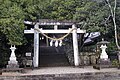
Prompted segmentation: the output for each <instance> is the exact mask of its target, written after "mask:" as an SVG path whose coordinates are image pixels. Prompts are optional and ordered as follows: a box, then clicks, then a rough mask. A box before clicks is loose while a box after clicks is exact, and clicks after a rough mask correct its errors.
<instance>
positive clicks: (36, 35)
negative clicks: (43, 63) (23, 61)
mask: <svg viewBox="0 0 120 80" xmlns="http://www.w3.org/2000/svg"><path fill="white" fill-rule="evenodd" d="M34 28H39V25H38V24H36V25H35V26H34ZM33 65H34V67H38V65H39V32H38V31H37V30H34V57H33Z"/></svg>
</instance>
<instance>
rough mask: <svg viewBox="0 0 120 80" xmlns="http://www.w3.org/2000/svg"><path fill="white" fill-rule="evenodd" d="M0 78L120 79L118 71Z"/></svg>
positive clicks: (2, 78) (53, 79) (21, 79)
mask: <svg viewBox="0 0 120 80" xmlns="http://www.w3.org/2000/svg"><path fill="white" fill-rule="evenodd" d="M0 80H120V73H116V72H97V73H75V74H46V75H24V76H0Z"/></svg>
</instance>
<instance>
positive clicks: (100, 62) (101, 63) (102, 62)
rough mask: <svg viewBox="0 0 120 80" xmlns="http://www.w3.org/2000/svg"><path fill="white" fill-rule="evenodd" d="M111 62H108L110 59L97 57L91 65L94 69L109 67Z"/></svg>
mask: <svg viewBox="0 0 120 80" xmlns="http://www.w3.org/2000/svg"><path fill="white" fill-rule="evenodd" d="M111 67H112V64H111V62H110V59H99V60H98V63H97V64H96V65H94V66H93V68H95V69H99V70H100V69H102V68H111Z"/></svg>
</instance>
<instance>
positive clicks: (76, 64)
mask: <svg viewBox="0 0 120 80" xmlns="http://www.w3.org/2000/svg"><path fill="white" fill-rule="evenodd" d="M72 28H73V29H74V28H76V27H75V24H73V25H72ZM73 49H74V65H75V66H79V52H78V39H77V29H74V30H73Z"/></svg>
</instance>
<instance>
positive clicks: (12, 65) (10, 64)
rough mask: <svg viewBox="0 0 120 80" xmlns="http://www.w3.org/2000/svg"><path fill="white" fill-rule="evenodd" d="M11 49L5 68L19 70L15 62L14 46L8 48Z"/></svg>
mask: <svg viewBox="0 0 120 80" xmlns="http://www.w3.org/2000/svg"><path fill="white" fill-rule="evenodd" d="M10 49H11V55H10V58H9V60H10V61H8V65H7V68H19V65H18V61H17V60H16V56H15V49H16V47H15V45H14V46H12V45H11V47H10Z"/></svg>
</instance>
